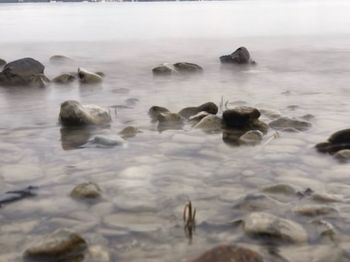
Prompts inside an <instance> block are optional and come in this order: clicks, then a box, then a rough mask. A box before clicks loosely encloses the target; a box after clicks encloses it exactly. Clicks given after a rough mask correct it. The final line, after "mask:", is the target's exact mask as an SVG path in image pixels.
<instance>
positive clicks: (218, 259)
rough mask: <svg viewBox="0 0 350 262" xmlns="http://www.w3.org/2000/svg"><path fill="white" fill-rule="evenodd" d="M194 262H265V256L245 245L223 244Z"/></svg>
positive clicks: (193, 261)
mask: <svg viewBox="0 0 350 262" xmlns="http://www.w3.org/2000/svg"><path fill="white" fill-rule="evenodd" d="M192 262H263V257H262V256H261V255H260V254H259V253H257V252H256V251H254V250H251V249H248V248H245V247H240V246H236V245H229V246H228V245H222V246H217V247H214V248H212V249H210V250H208V251H206V252H205V253H203V254H202V255H201V256H199V257H198V258H196V259H194V260H192Z"/></svg>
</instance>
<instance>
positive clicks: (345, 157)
mask: <svg viewBox="0 0 350 262" xmlns="http://www.w3.org/2000/svg"><path fill="white" fill-rule="evenodd" d="M334 158H335V159H337V160H338V161H340V162H344V163H346V162H349V161H350V149H343V150H339V151H338V152H337V153H335V154H334Z"/></svg>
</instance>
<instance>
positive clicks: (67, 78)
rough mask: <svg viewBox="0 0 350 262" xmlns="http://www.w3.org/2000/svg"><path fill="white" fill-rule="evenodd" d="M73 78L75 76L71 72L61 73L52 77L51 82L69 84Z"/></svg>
mask: <svg viewBox="0 0 350 262" xmlns="http://www.w3.org/2000/svg"><path fill="white" fill-rule="evenodd" d="M74 80H75V76H74V75H72V74H62V75H59V76H57V77H55V78H54V79H52V82H54V83H56V84H69V83H71V82H73V81H74Z"/></svg>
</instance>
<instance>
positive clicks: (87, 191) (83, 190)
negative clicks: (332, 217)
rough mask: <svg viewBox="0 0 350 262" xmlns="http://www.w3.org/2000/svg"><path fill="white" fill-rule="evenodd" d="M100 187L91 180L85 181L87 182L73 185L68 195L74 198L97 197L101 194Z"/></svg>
mask: <svg viewBox="0 0 350 262" xmlns="http://www.w3.org/2000/svg"><path fill="white" fill-rule="evenodd" d="M101 192H102V190H101V188H100V187H99V186H98V185H97V184H95V183H93V182H87V183H82V184H79V185H77V186H76V187H74V189H73V190H72V192H71V193H70V195H71V196H72V197H74V198H79V199H85V198H89V199H92V198H98V197H100V196H101Z"/></svg>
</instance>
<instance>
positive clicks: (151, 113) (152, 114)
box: [148, 106, 170, 121]
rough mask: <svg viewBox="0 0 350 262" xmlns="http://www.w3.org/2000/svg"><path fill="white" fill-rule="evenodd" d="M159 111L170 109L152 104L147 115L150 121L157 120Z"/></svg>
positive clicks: (163, 111) (166, 111) (164, 111)
mask: <svg viewBox="0 0 350 262" xmlns="http://www.w3.org/2000/svg"><path fill="white" fill-rule="evenodd" d="M161 113H170V111H169V110H168V109H167V108H165V107H161V106H152V107H151V108H150V109H149V110H148V115H149V116H150V117H151V119H152V121H158V117H159V115H160V114H161Z"/></svg>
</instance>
